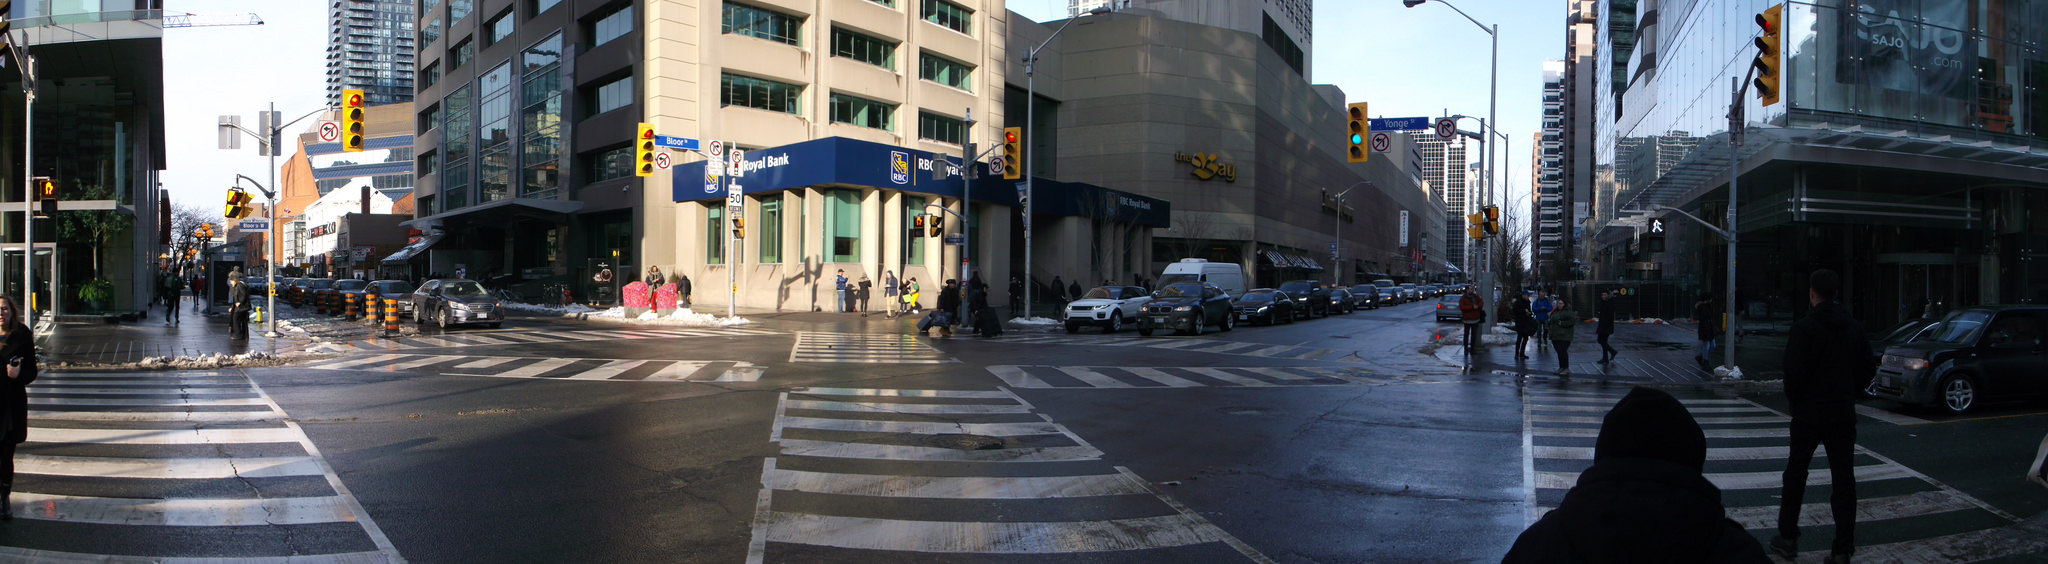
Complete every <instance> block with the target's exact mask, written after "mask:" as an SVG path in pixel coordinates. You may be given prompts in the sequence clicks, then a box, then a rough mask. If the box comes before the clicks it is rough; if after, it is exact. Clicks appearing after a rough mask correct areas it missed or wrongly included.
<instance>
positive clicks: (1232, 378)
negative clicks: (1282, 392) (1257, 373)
mask: <svg viewBox="0 0 2048 564" xmlns="http://www.w3.org/2000/svg"><path fill="white" fill-rule="evenodd" d="M1183 370H1187V371H1189V372H1193V373H1196V374H1200V375H1203V376H1208V377H1210V378H1215V379H1217V380H1222V381H1225V382H1230V383H1232V384H1237V385H1240V386H1271V385H1272V384H1270V383H1267V382H1266V381H1265V380H1260V379H1257V378H1249V377H1245V376H1239V375H1236V374H1231V373H1229V372H1225V371H1224V370H1223V369H1221V368H1209V367H1202V366H1198V367H1194V368H1184V369H1183Z"/></svg>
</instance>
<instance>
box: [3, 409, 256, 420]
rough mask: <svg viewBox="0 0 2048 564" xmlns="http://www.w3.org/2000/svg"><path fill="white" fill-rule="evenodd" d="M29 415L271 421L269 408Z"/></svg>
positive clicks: (40, 414) (35, 414) (36, 415)
mask: <svg viewBox="0 0 2048 564" xmlns="http://www.w3.org/2000/svg"><path fill="white" fill-rule="evenodd" d="M28 418H29V419H42V420H46V421H129V422H133V421H184V422H191V423H256V422H262V421H275V420H277V419H279V416H278V414H277V413H275V412H271V411H36V410H30V411H29V412H28Z"/></svg>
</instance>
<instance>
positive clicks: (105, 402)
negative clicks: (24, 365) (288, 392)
mask: <svg viewBox="0 0 2048 564" xmlns="http://www.w3.org/2000/svg"><path fill="white" fill-rule="evenodd" d="M28 404H29V405H31V406H37V405H70V406H109V407H112V406H156V407H165V406H187V407H218V406H227V405H268V404H266V403H264V402H263V398H174V397H162V398H52V397H37V396H30V397H29V403H28Z"/></svg>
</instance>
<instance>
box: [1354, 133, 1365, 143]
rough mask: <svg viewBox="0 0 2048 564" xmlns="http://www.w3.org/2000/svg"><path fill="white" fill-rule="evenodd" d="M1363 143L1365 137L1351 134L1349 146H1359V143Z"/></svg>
mask: <svg viewBox="0 0 2048 564" xmlns="http://www.w3.org/2000/svg"><path fill="white" fill-rule="evenodd" d="M1364 142H1365V136H1364V135H1359V134H1356V133H1353V134H1351V144H1353V145H1357V144H1360V143H1364Z"/></svg>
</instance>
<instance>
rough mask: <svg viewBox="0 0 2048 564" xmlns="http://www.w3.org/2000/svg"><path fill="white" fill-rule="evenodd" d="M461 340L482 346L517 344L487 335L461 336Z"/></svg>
mask: <svg viewBox="0 0 2048 564" xmlns="http://www.w3.org/2000/svg"><path fill="white" fill-rule="evenodd" d="M462 338H464V339H468V340H471V341H476V342H477V343H479V344H484V345H509V344H512V343H515V342H518V341H513V340H510V339H500V338H497V337H492V336H489V335H463V336H462Z"/></svg>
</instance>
